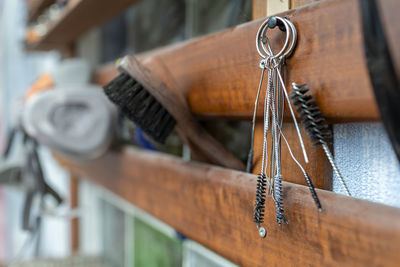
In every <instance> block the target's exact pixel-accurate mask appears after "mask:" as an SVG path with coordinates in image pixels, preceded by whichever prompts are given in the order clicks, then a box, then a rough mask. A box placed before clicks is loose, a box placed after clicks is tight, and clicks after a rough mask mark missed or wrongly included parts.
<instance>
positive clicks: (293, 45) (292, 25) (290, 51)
mask: <svg viewBox="0 0 400 267" xmlns="http://www.w3.org/2000/svg"><path fill="white" fill-rule="evenodd" d="M284 19H285V20H286V22H287V23H288V24H289V26H290V28H291V30H292V43H291V45H290V47H289V49H288V50H287V51H286V52H285V53H284V54H283V57H290V56H291V55H292V53H293V51H294V48H295V47H296V44H297V30H296V27H295V26H294V24H293V23H292V22H291V21H290V20H289V19H287V18H284Z"/></svg>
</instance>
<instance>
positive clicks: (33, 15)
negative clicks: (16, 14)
mask: <svg viewBox="0 0 400 267" xmlns="http://www.w3.org/2000/svg"><path fill="white" fill-rule="evenodd" d="M55 2H56V1H55V0H31V1H29V2H28V23H32V22H34V21H35V20H36V19H37V18H38V17H39V16H40V15H41V14H42V13H43V11H44V10H45V9H46V8H48V7H49V6H51V5H52V4H54V3H55Z"/></svg>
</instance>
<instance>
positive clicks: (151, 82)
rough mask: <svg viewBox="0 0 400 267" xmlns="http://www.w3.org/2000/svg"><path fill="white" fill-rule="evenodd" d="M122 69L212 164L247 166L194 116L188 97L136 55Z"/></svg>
mask: <svg viewBox="0 0 400 267" xmlns="http://www.w3.org/2000/svg"><path fill="white" fill-rule="evenodd" d="M119 69H120V70H121V71H124V72H126V73H128V74H129V75H131V76H132V77H133V78H135V79H136V80H137V81H138V82H139V83H140V84H142V85H143V87H144V88H145V89H146V90H147V91H149V92H150V93H151V94H152V95H153V96H154V97H155V98H156V99H157V100H158V101H159V102H160V103H161V104H162V105H163V106H164V107H165V108H166V109H167V110H168V112H169V113H171V115H172V116H173V117H174V118H175V120H176V121H177V125H176V127H175V129H176V130H177V132H178V134H179V135H180V136H181V137H182V139H183V140H184V141H185V142H186V143H187V144H188V145H189V147H191V148H192V149H193V148H195V149H196V151H200V152H201V153H202V154H203V155H204V156H205V157H206V158H207V159H209V160H210V161H211V162H212V163H215V164H218V165H221V166H224V167H227V168H231V169H237V170H244V169H245V166H244V164H243V163H242V162H241V161H240V160H239V159H238V158H237V157H236V156H234V155H233V154H232V153H231V152H229V151H228V150H226V149H225V148H224V147H223V146H222V144H221V143H219V142H218V141H217V140H215V139H214V137H212V136H211V135H210V134H209V133H208V132H207V131H206V130H205V129H204V128H203V127H202V126H201V125H200V124H199V122H198V121H197V120H196V119H195V118H194V117H193V115H192V113H191V112H190V110H189V108H188V105H187V102H186V100H185V97H184V96H183V95H182V94H179V93H177V92H175V91H173V90H171V89H170V88H168V87H167V85H166V84H165V83H164V82H163V81H162V80H161V79H160V78H159V77H158V76H157V75H154V74H153V75H152V73H151V71H150V70H149V69H148V68H146V67H145V66H143V64H141V63H140V62H139V61H138V60H137V59H136V58H134V57H133V56H126V57H124V58H123V59H122V60H121V62H120V64H119Z"/></svg>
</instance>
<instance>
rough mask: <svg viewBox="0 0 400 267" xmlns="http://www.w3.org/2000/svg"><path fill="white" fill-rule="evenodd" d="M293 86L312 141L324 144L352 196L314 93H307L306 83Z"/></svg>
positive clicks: (295, 100) (331, 162)
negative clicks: (332, 147)
mask: <svg viewBox="0 0 400 267" xmlns="http://www.w3.org/2000/svg"><path fill="white" fill-rule="evenodd" d="M292 86H293V92H292V94H291V96H290V98H291V99H292V100H293V105H295V106H298V108H297V112H298V113H299V116H300V117H301V118H303V120H302V123H303V125H304V126H305V128H306V130H307V133H308V136H309V137H310V138H311V141H313V142H314V144H313V145H314V146H319V145H321V146H322V148H323V149H324V152H325V154H326V157H327V158H328V160H329V162H330V164H331V165H332V168H333V170H334V172H335V173H336V175H337V177H338V178H339V181H340V183H341V184H342V186H343V188H344V190H345V191H346V193H347V195H349V196H351V194H350V191H349V189H348V188H347V186H346V183H345V182H344V179H343V177H342V175H341V174H340V172H339V169H338V168H337V166H336V163H335V161H334V159H333V155H332V153H331V151H330V149H329V147H328V140H329V139H331V138H332V132H331V131H330V129H329V126H328V125H327V124H325V118H324V117H323V115H322V113H321V111H320V109H319V107H318V106H317V104H316V103H315V101H314V99H313V97H312V95H310V94H307V92H308V91H309V88H308V87H307V85H306V84H302V85H297V84H296V83H292Z"/></svg>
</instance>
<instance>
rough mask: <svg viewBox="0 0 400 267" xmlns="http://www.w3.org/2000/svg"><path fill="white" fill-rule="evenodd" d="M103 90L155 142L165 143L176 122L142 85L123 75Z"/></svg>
mask: <svg viewBox="0 0 400 267" xmlns="http://www.w3.org/2000/svg"><path fill="white" fill-rule="evenodd" d="M103 88H104V92H105V94H106V95H107V97H108V98H109V99H110V100H111V101H112V102H113V103H114V104H116V105H117V106H118V107H119V108H120V109H121V111H122V113H123V114H124V115H125V116H126V117H127V118H128V119H130V120H131V121H133V122H134V123H135V124H136V125H137V126H139V127H140V128H141V129H142V130H143V131H144V132H145V133H146V134H147V135H149V136H150V137H151V138H153V139H154V140H155V141H157V142H159V143H164V142H165V139H166V138H167V137H168V135H169V134H170V133H171V131H172V129H173V128H174V126H175V123H176V121H175V119H174V118H173V117H172V116H171V114H170V113H169V112H168V111H167V110H166V109H165V108H164V107H163V106H162V105H161V104H160V103H159V102H158V101H157V99H156V98H155V97H154V96H152V95H151V94H150V93H149V92H148V91H147V90H146V89H145V88H143V86H142V85H141V84H139V83H138V82H137V81H136V80H135V79H133V78H132V77H131V76H130V75H128V74H126V73H121V74H120V75H119V76H118V77H116V78H115V79H114V80H112V81H111V82H110V83H108V84H107V85H105V86H104V87H103Z"/></svg>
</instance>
